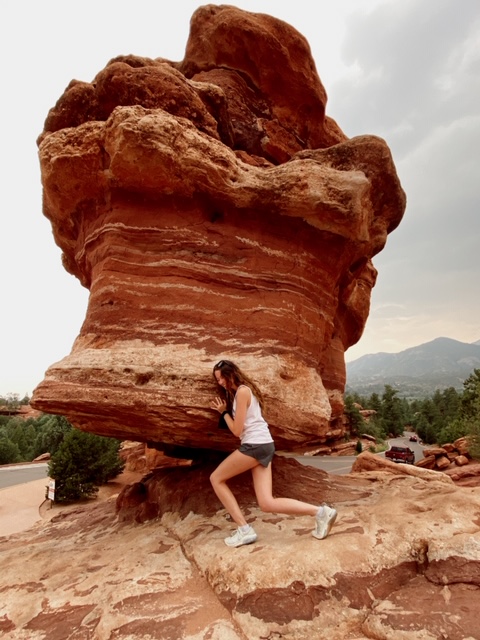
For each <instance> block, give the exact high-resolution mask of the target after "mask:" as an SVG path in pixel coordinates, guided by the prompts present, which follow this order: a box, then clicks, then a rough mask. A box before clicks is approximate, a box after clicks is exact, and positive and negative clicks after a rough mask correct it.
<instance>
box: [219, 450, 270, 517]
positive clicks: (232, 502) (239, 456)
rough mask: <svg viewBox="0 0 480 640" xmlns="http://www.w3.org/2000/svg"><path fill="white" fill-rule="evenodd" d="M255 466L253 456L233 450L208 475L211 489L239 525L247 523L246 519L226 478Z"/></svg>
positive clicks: (257, 464) (228, 478)
mask: <svg viewBox="0 0 480 640" xmlns="http://www.w3.org/2000/svg"><path fill="white" fill-rule="evenodd" d="M257 466H259V463H258V462H257V460H255V458H252V457H250V456H246V455H245V454H244V453H240V451H234V452H233V453H231V454H230V455H229V456H228V458H225V460H224V461H223V462H221V463H220V464H219V465H218V467H217V468H216V469H215V471H214V472H213V473H212V475H211V476H210V482H211V483H212V487H213V490H214V491H215V493H216V494H217V497H218V499H219V500H220V502H221V503H222V504H223V506H224V507H225V509H226V510H227V511H228V513H229V514H230V515H231V516H232V519H233V521H234V522H236V524H238V526H239V527H241V526H243V525H245V524H247V521H246V520H245V516H244V515H243V513H242V511H241V509H240V507H239V506H238V502H237V500H236V498H235V496H234V495H233V493H232V492H231V491H230V489H229V487H228V486H227V480H230V478H234V477H235V476H238V475H240V474H241V473H243V472H244V471H248V470H249V469H252V471H253V468H256V467H257Z"/></svg>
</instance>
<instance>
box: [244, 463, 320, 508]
mask: <svg viewBox="0 0 480 640" xmlns="http://www.w3.org/2000/svg"><path fill="white" fill-rule="evenodd" d="M252 477H253V486H254V489H255V495H256V496H257V502H258V506H259V507H260V509H261V510H262V511H266V512H269V513H285V514H288V515H303V516H315V515H316V514H317V512H318V509H319V505H317V506H315V505H313V504H309V503H308V502H301V501H300V500H295V499H293V498H274V497H273V495H272V463H271V462H270V464H269V465H268V467H263V466H262V465H261V464H259V465H258V466H256V467H254V468H253V469H252Z"/></svg>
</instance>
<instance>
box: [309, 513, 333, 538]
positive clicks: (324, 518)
mask: <svg viewBox="0 0 480 640" xmlns="http://www.w3.org/2000/svg"><path fill="white" fill-rule="evenodd" d="M322 506H323V511H322V515H321V516H316V518H315V530H314V531H312V536H313V537H314V538H318V539H319V540H323V539H324V538H326V537H327V536H328V534H329V533H330V529H331V528H332V527H333V525H334V523H335V520H336V519H337V512H336V511H335V509H332V508H331V507H329V506H328V505H326V504H324V505H322Z"/></svg>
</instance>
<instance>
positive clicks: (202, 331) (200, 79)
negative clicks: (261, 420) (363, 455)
mask: <svg viewBox="0 0 480 640" xmlns="http://www.w3.org/2000/svg"><path fill="white" fill-rule="evenodd" d="M326 102H327V98H326V93H325V90H324V87H323V86H322V83H321V81H320V79H319V77H318V74H317V71H316V68H315V64H314V61H313V59H312V56H311V52H310V49H309V46H308V43H307V42H306V40H305V39H304V37H303V36H302V35H301V34H299V33H298V32H297V31H296V30H295V29H293V28H292V27H291V26H290V25H288V24H285V23H284V22H281V21H279V20H277V19H275V18H272V17H270V16H266V15H262V14H254V13H248V12H245V11H241V10H239V9H236V8H234V7H231V6H221V5H207V6H204V7H200V8H199V9H198V10H197V11H196V12H195V14H194V15H193V17H192V20H191V29H190V35H189V39H188V42H187V46H186V51H185V57H184V59H183V60H182V61H181V62H172V61H169V60H165V59H162V58H158V59H155V60H152V59H145V58H140V57H135V56H121V57H118V58H116V59H114V60H112V61H111V62H110V63H109V64H108V65H107V66H106V67H105V69H103V70H102V71H101V72H100V73H99V74H98V75H97V76H96V78H95V79H94V80H93V82H91V83H86V82H78V81H72V82H71V83H70V85H69V86H68V87H67V89H66V91H65V93H64V94H63V95H62V96H61V98H60V99H59V101H58V102H57V104H56V105H55V107H53V108H52V109H51V110H50V112H49V114H48V117H47V119H46V122H45V128H44V131H43V133H42V134H41V136H40V137H39V141H38V143H39V155H40V164H41V173H42V183H43V192H44V213H45V215H46V216H47V217H48V219H49V220H50V221H51V224H52V229H53V233H54V237H55V241H56V242H57V244H58V245H59V246H60V247H61V249H62V252H63V263H64V266H65V268H66V269H67V270H68V271H69V272H70V273H72V274H73V275H75V276H76V277H77V278H78V279H79V280H80V282H81V283H82V284H83V285H84V286H85V287H87V288H88V289H89V290H90V298H89V305H88V309H87V314H86V318H85V321H84V323H83V326H82V328H81V330H80V335H79V336H78V338H77V339H76V341H75V344H74V345H73V348H72V351H71V353H70V354H69V355H68V356H66V357H65V358H64V359H63V360H61V361H60V362H58V363H55V364H53V365H52V366H51V367H50V368H49V370H48V371H47V373H46V376H45V379H44V380H43V381H42V382H41V383H40V385H39V386H38V387H37V389H36V390H35V392H34V396H33V400H32V405H33V406H34V407H35V408H37V409H40V410H43V411H47V412H51V413H60V414H63V415H65V416H66V417H67V418H68V419H69V420H70V421H71V422H72V423H73V424H74V425H75V426H76V427H78V428H81V429H84V430H88V431H92V432H95V433H99V434H103V435H109V436H115V437H118V438H122V439H129V440H136V441H144V442H149V443H153V444H155V445H156V446H158V447H159V448H163V449H165V450H169V451H177V452H178V451H185V450H186V451H187V452H191V451H192V450H202V449H206V448H214V449H218V450H229V449H231V448H232V447H233V444H234V443H233V442H232V439H231V438H230V437H229V436H228V435H227V434H225V433H224V432H222V431H219V430H217V429H216V418H215V414H214V412H212V411H211V410H210V409H209V408H208V407H209V401H210V398H211V396H212V394H214V393H215V387H214V385H213V379H212V377H211V370H212V366H213V365H214V364H215V362H216V361H217V360H219V359H221V358H225V357H227V358H230V359H233V360H235V361H236V362H238V364H240V366H242V368H245V369H246V370H247V371H248V372H249V373H250V374H252V375H253V376H254V377H255V379H256V380H257V381H258V383H259V384H260V385H261V386H262V388H263V390H264V391H265V395H266V399H267V405H268V410H267V412H266V417H267V419H268V421H269V423H270V425H271V427H272V432H273V435H274V437H275V440H276V442H277V446H278V447H279V448H282V449H295V448H298V447H302V446H305V445H311V444H321V443H325V442H328V441H334V440H335V439H338V438H340V437H342V436H343V430H344V427H343V423H342V420H341V416H342V412H343V391H344V386H345V362H344V353H345V351H346V349H348V348H349V347H350V346H351V345H353V344H355V343H356V342H357V341H358V340H359V338H360V336H361V334H362V331H363V328H364V325H365V322H366V319H367V317H368V312H369V303H370V292H371V289H372V287H373V286H374V284H375V279H376V269H375V267H374V266H373V264H372V258H373V256H375V255H376V254H377V253H378V252H379V251H381V250H382V248H383V247H384V245H385V242H386V239H387V235H388V233H390V232H391V231H393V230H394V229H395V228H396V227H397V225H398V224H399V223H400V220H401V218H402V215H403V212H404V209H405V195H404V192H403V190H402V188H401V185H400V183H399V180H398V177H397V174H396V171H395V167H394V163H393V161H392V158H391V154H390V152H389V149H388V146H387V145H386V143H385V141H384V140H382V139H380V138H378V137H374V136H360V137H356V138H353V139H348V138H347V136H345V134H344V133H343V132H342V131H341V129H340V128H339V127H338V125H337V124H336V123H335V122H334V121H333V120H332V119H331V118H329V117H328V116H327V115H326V113H325V110H326Z"/></svg>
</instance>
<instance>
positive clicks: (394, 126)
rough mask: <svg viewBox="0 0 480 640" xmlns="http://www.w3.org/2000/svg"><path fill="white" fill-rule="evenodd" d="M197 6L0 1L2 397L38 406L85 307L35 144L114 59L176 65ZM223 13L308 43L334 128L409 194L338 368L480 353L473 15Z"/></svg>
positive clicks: (115, 0) (479, 19)
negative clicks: (436, 345)
mask: <svg viewBox="0 0 480 640" xmlns="http://www.w3.org/2000/svg"><path fill="white" fill-rule="evenodd" d="M201 4H207V3H206V2H205V3H202V2H192V1H190V0H176V1H173V2H161V1H160V0H137V1H136V2H135V3H132V2H130V1H129V2H125V1H124V0H83V2H82V3H70V2H66V1H65V0H43V1H42V2H38V1H36V0H3V1H2V3H1V6H0V25H1V27H0V29H1V32H0V33H1V39H0V47H1V54H2V55H1V59H2V63H3V64H2V76H3V77H2V91H1V101H0V109H1V123H2V143H3V144H2V156H3V159H4V160H3V170H2V194H1V197H2V209H3V211H2V215H1V218H0V233H1V236H0V237H1V240H2V241H1V245H0V247H1V248H0V277H1V294H0V309H1V311H0V318H1V320H0V330H1V350H0V354H1V359H0V395H3V396H5V395H7V394H9V393H19V394H20V395H23V394H24V393H28V394H31V393H32V391H33V389H34V388H35V386H36V385H37V384H38V383H39V382H40V381H41V380H42V378H43V376H44V372H45V370H46V369H47V368H48V366H49V365H50V364H52V363H53V362H56V361H58V360H60V359H61V358H63V357H64V356H66V355H67V354H68V353H69V352H70V350H71V347H72V344H73V341H74V340H75V338H76V336H77V335H78V333H79V331H80V328H81V325H82V322H83V319H84V317H85V311H86V305H87V300H88V291H86V290H85V289H83V288H82V286H81V285H80V283H79V282H78V281H77V280H76V279H75V278H74V277H73V276H70V275H69V274H68V273H67V272H66V271H64V269H63V267H62V264H61V256H60V250H59V249H58V247H56V245H55V244H54V242H53V236H52V232H51V228H50V225H49V223H48V221H47V220H46V218H44V216H43V214H42V203H41V198H42V193H41V186H40V171H39V164H38V156H37V147H36V138H37V136H38V135H39V134H40V133H41V131H42V129H43V123H44V120H45V117H46V115H47V113H48V110H49V109H50V108H51V107H52V106H53V105H54V104H55V102H56V101H57V99H58V98H59V97H60V96H61V94H62V93H63V91H64V89H65V87H66V86H67V84H68V83H69V82H70V80H71V79H73V78H75V79H77V80H82V81H87V82H89V81H91V80H93V78H94V76H95V75H96V74H97V73H98V72H99V71H100V70H101V69H103V68H104V67H105V65H106V64H107V62H108V61H109V60H110V59H111V58H113V57H115V56H117V55H121V54H129V53H132V54H136V55H140V56H147V57H151V58H155V57H164V58H168V59H170V60H181V59H183V56H184V51H185V45H186V41H187V37H188V30H189V20H190V17H191V15H192V13H193V12H194V10H195V9H196V8H197V7H198V6H200V5H201ZM214 4H221V3H214ZM225 4H227V3H225ZM229 4H235V5H236V6H238V7H240V8H242V9H245V10H247V11H254V12H261V13H269V14H271V15H273V16H275V17H278V18H280V19H282V20H285V21H286V22H289V23H290V24H291V25H293V26H294V27H295V28H296V29H298V31H300V32H301V33H302V34H303V35H304V36H305V37H306V38H307V40H308V42H309V43H310V46H311V49H312V53H313V57H314V59H315V63H316V66H317V70H318V73H319V75H320V78H321V80H322V82H323V84H324V86H325V88H326V90H327V93H328V96H329V101H328V104H327V113H328V115H330V116H332V117H333V118H334V119H335V120H336V121H337V122H338V123H339V125H340V127H341V128H342V129H343V131H344V132H345V133H346V134H347V135H348V136H350V137H352V136H355V135H362V134H375V135H379V136H381V137H383V138H385V140H386V141H387V143H388V145H389V146H390V149H391V150H392V154H393V158H394V160H395V163H396V166H397V170H398V173H399V176H400V180H401V182H402V185H403V187H404V189H405V191H406V193H407V199H408V205H407V211H406V214H405V217H404V219H403V221H402V223H401V225H400V227H399V228H398V229H397V230H396V231H394V232H393V233H392V234H391V235H390V236H389V240H388V242H387V245H386V247H385V249H384V250H383V252H382V253H381V254H379V255H378V256H376V257H375V259H374V264H375V266H376V268H377V269H378V271H379V276H378V281H377V285H376V287H375V289H374V290H373V295H372V305H371V312H370V316H369V319H368V322H367V326H366V329H365V332H364V335H363V337H362V338H361V340H360V342H359V343H358V344H357V345H356V346H354V347H352V348H351V349H350V350H349V351H348V352H347V354H346V359H347V360H354V359H356V358H358V357H360V356H361V355H364V354H367V353H378V352H381V351H386V352H391V353H396V352H399V351H402V350H403V349H407V348H409V347H414V346H417V345H419V344H422V343H423V342H428V341H430V340H433V339H434V338H437V337H440V336H445V337H449V338H454V339H456V340H460V341H462V342H475V341H477V340H480V292H479V286H478V283H479V275H480V267H479V262H480V260H479V254H480V249H479V247H480V206H479V205H480V151H479V150H480V109H479V106H478V105H479V104H480V2H479V0H316V1H314V2H312V0H295V1H294V2H293V1H292V0H288V1H284V0H263V1H262V0H239V1H238V2H230V3H229Z"/></svg>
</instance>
